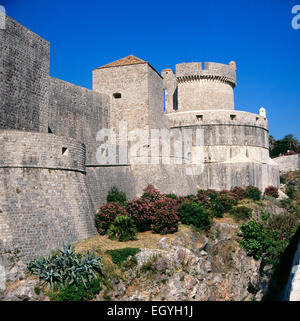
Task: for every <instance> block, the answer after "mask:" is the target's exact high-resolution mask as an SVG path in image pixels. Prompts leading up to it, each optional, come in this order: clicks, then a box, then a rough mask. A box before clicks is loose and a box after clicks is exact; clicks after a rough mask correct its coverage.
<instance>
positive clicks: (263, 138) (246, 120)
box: [167, 111, 269, 162]
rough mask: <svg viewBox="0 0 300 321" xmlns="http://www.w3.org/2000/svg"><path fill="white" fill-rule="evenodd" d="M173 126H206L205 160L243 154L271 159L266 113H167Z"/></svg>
mask: <svg viewBox="0 0 300 321" xmlns="http://www.w3.org/2000/svg"><path fill="white" fill-rule="evenodd" d="M167 117H168V119H169V122H170V126H171V128H179V129H180V130H182V131H183V130H184V129H188V128H193V129H194V130H195V129H197V128H199V129H203V134H204V146H205V148H204V153H205V155H204V160H205V161H209V162H222V161H227V160H229V159H231V158H233V157H236V156H238V155H239V154H241V155H244V156H246V157H248V158H249V160H253V161H257V162H268V160H269V148H268V146H269V145H268V144H269V143H268V142H269V138H268V129H267V122H266V119H265V118H264V117H262V116H259V115H256V114H252V113H247V112H240V111H218V112H217V111H193V112H182V113H180V112H178V113H172V114H167Z"/></svg>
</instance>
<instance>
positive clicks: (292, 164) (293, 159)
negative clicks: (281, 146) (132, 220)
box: [273, 154, 300, 173]
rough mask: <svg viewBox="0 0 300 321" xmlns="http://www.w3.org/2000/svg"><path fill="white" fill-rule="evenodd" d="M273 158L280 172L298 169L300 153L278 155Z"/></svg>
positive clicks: (299, 168)
mask: <svg viewBox="0 0 300 321" xmlns="http://www.w3.org/2000/svg"><path fill="white" fill-rule="evenodd" d="M273 160H274V161H275V162H276V163H277V164H278V165H279V169H280V172H281V173H287V172H291V171H296V170H300V154H297V155H286V156H280V157H276V158H274V159H273Z"/></svg>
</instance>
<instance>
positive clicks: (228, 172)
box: [197, 162, 279, 191]
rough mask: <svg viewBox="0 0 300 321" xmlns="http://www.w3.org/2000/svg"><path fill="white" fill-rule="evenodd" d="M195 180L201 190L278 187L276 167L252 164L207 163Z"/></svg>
mask: <svg viewBox="0 0 300 321" xmlns="http://www.w3.org/2000/svg"><path fill="white" fill-rule="evenodd" d="M197 179H198V186H199V187H200V188H202V189H209V188H211V189H216V190H224V189H228V190H229V189H230V188H231V187H234V186H242V187H246V186H249V185H253V186H256V187H258V188H259V189H260V190H262V191H263V190H264V189H265V188H266V187H267V186H270V185H273V186H278V187H279V170H278V167H277V166H272V165H268V164H259V163H254V162H239V163H237V162H232V163H230V162H228V163H211V164H209V163H208V164H205V166H204V171H203V173H202V175H200V176H199V177H198V178H197Z"/></svg>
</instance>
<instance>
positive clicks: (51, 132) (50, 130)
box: [48, 126, 53, 134]
mask: <svg viewBox="0 0 300 321" xmlns="http://www.w3.org/2000/svg"><path fill="white" fill-rule="evenodd" d="M48 134H53V131H52V129H51V128H50V127H49V126H48Z"/></svg>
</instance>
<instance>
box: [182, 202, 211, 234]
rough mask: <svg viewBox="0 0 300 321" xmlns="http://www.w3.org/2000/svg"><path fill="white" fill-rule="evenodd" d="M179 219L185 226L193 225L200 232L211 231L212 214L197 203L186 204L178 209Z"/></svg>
mask: <svg viewBox="0 0 300 321" xmlns="http://www.w3.org/2000/svg"><path fill="white" fill-rule="evenodd" d="M178 215H179V219H180V221H181V222H182V223H183V224H186V225H193V226H194V227H195V228H196V229H198V230H199V231H206V230H209V229H210V227H211V224H212V219H211V218H212V214H211V212H210V211H209V210H208V209H205V208H204V207H202V206H201V204H199V203H197V202H194V201H192V202H185V203H183V204H181V205H180V206H179V208H178Z"/></svg>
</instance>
